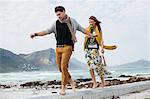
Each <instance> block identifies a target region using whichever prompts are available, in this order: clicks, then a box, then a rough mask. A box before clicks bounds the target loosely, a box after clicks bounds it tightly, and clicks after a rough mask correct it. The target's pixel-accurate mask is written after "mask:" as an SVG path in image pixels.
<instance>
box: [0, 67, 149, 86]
mask: <svg viewBox="0 0 150 99" xmlns="http://www.w3.org/2000/svg"><path fill="white" fill-rule="evenodd" d="M107 70H108V71H109V72H111V73H112V74H111V75H106V77H107V76H112V77H113V78H118V77H119V76H120V75H133V76H134V75H137V74H144V75H145V74H149V75H150V67H148V68H114V67H109V68H107ZM69 72H70V74H71V76H72V78H73V79H78V78H90V72H89V71H88V70H72V71H69ZM96 78H99V77H98V76H96ZM48 80H61V73H60V72H58V71H33V72H19V73H0V84H6V83H10V84H13V83H23V82H28V81H48Z"/></svg>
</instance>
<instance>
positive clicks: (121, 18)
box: [0, 0, 150, 65]
mask: <svg viewBox="0 0 150 99" xmlns="http://www.w3.org/2000/svg"><path fill="white" fill-rule="evenodd" d="M58 5H62V6H64V7H65V8H66V13H67V14H68V15H69V16H70V17H72V18H74V19H76V20H77V22H78V23H79V24H80V25H81V26H82V27H84V28H86V27H87V26H88V24H89V23H88V18H89V17H90V16H91V15H94V16H95V17H97V19H99V20H100V21H101V22H102V24H101V28H102V31H103V37H104V43H105V44H106V45H114V44H115V45H117V47H118V48H117V49H116V50H113V51H108V50H105V54H104V55H105V58H106V61H107V64H108V65H119V64H123V63H128V62H132V61H136V60H140V59H145V60H150V29H149V27H150V17H149V16H150V10H149V9H148V6H150V1H149V0H32V1H31V0H0V48H4V49H7V50H10V51H12V52H14V53H16V54H20V53H23V54H29V53H32V52H34V51H39V50H45V49H48V48H54V49H55V47H56V40H55V37H54V35H53V34H51V35H46V36H44V37H37V38H35V39H31V38H30V34H31V33H34V32H39V31H42V30H45V29H47V28H48V27H49V26H50V25H51V24H52V23H53V22H55V21H56V20H57V17H56V15H55V13H54V8H55V7H56V6H58ZM76 34H77V40H78V42H77V43H76V44H75V51H74V52H73V55H72V58H76V59H78V60H80V61H82V62H86V60H85V57H84V50H83V42H84V34H83V33H81V32H77V33H76Z"/></svg>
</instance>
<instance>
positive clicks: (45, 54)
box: [19, 48, 57, 71]
mask: <svg viewBox="0 0 150 99" xmlns="http://www.w3.org/2000/svg"><path fill="white" fill-rule="evenodd" d="M19 55H20V56H21V57H22V58H24V59H26V60H28V61H30V62H32V63H33V64H35V65H36V66H38V67H39V68H40V70H52V71H53V70H57V68H56V62H55V61H56V60H55V57H56V56H55V51H54V49H52V48H49V49H46V50H42V51H36V52H33V53H30V54H19Z"/></svg>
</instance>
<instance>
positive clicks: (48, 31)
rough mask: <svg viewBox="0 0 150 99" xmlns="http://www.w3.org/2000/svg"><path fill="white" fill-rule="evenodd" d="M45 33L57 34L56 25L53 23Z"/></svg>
mask: <svg viewBox="0 0 150 99" xmlns="http://www.w3.org/2000/svg"><path fill="white" fill-rule="evenodd" d="M43 32H45V33H46V34H51V33H54V32H55V23H53V24H52V25H51V26H50V27H49V28H47V29H46V30H44V31H43Z"/></svg>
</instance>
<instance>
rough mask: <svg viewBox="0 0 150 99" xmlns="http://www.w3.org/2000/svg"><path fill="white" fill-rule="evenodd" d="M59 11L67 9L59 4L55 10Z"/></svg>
mask: <svg viewBox="0 0 150 99" xmlns="http://www.w3.org/2000/svg"><path fill="white" fill-rule="evenodd" d="M57 11H60V12H63V11H65V8H64V7H63V6H57V7H55V12H57Z"/></svg>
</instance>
